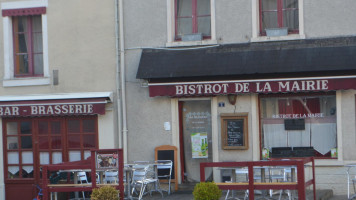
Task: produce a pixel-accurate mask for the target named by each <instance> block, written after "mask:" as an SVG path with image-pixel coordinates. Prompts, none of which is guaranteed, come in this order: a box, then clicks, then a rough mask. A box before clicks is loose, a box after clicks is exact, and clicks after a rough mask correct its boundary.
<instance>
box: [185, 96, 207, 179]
mask: <svg viewBox="0 0 356 200" xmlns="http://www.w3.org/2000/svg"><path fill="white" fill-rule="evenodd" d="M179 109H180V112H179V113H180V115H181V116H180V129H181V130H180V148H181V152H180V153H181V165H182V166H181V168H182V170H183V171H182V172H183V173H182V181H183V182H200V163H201V162H212V160H213V159H212V155H213V151H212V130H211V103H210V100H195V101H184V102H180V106H179ZM182 150H183V151H182ZM183 175H184V176H183ZM205 177H207V180H212V179H213V173H212V170H211V169H206V174H205Z"/></svg>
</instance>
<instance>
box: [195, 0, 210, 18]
mask: <svg viewBox="0 0 356 200" xmlns="http://www.w3.org/2000/svg"><path fill="white" fill-rule="evenodd" d="M197 13H198V16H199V15H210V0H197Z"/></svg>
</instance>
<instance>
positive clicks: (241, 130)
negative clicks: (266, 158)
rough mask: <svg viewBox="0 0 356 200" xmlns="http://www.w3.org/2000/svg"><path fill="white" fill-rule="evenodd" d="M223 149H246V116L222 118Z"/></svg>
mask: <svg viewBox="0 0 356 200" xmlns="http://www.w3.org/2000/svg"><path fill="white" fill-rule="evenodd" d="M221 128H222V130H221V134H222V147H223V149H248V142H247V141H248V135H247V116H222V117H221Z"/></svg>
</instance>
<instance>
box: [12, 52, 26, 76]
mask: <svg viewBox="0 0 356 200" xmlns="http://www.w3.org/2000/svg"><path fill="white" fill-rule="evenodd" d="M15 62H16V67H17V68H16V75H24V74H28V73H29V69H28V55H16V56H15Z"/></svg>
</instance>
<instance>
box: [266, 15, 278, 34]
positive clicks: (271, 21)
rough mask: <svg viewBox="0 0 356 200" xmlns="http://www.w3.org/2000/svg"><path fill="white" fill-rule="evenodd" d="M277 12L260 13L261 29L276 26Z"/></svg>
mask: <svg viewBox="0 0 356 200" xmlns="http://www.w3.org/2000/svg"><path fill="white" fill-rule="evenodd" d="M278 27H279V26H278V16H277V12H264V13H262V30H263V31H264V30H265V29H266V28H278Z"/></svg>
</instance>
